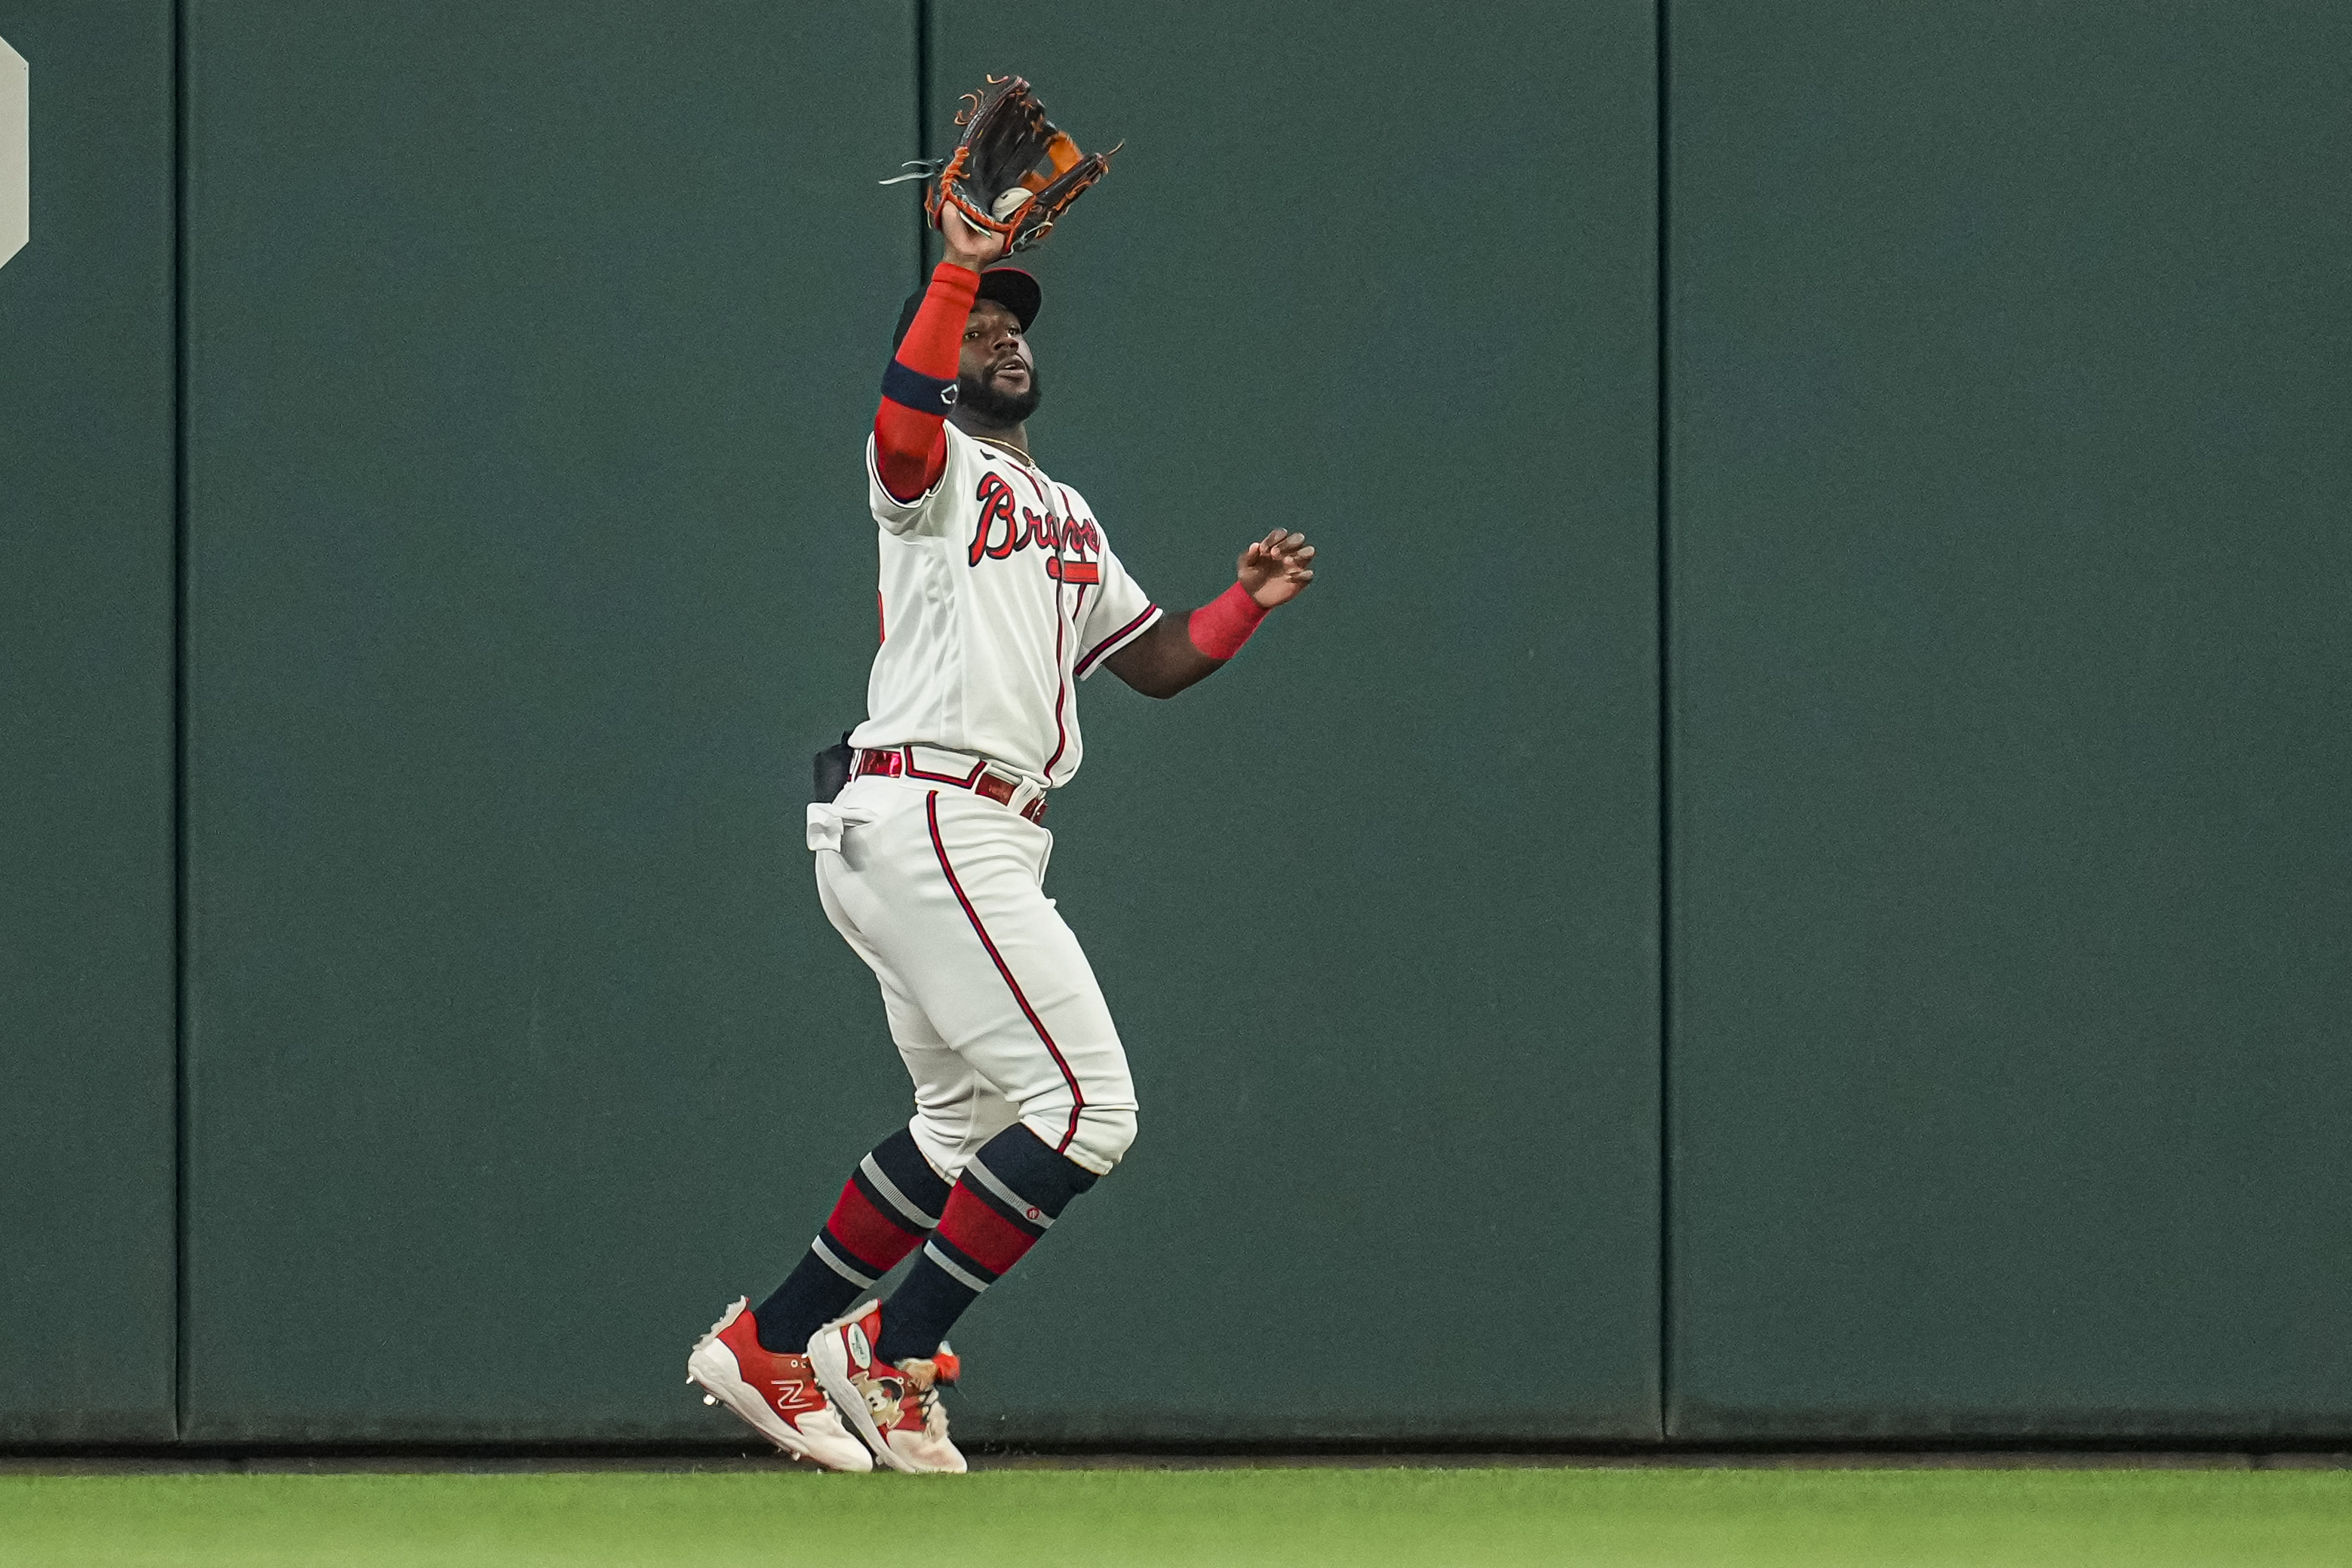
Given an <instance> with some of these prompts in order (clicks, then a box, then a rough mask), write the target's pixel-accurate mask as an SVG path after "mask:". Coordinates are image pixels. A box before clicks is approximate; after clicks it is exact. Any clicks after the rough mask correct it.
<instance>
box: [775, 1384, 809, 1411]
mask: <svg viewBox="0 0 2352 1568" xmlns="http://www.w3.org/2000/svg"><path fill="white" fill-rule="evenodd" d="M804 1386H805V1385H803V1384H802V1383H800V1382H798V1381H797V1380H795V1381H793V1382H791V1383H779V1384H777V1385H776V1408H777V1409H779V1410H783V1411H790V1410H791V1409H792V1407H793V1406H795V1405H798V1404H800V1403H801V1390H802V1388H803V1387H804Z"/></svg>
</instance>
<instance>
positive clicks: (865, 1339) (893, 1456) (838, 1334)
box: [809, 1301, 966, 1475]
mask: <svg viewBox="0 0 2352 1568" xmlns="http://www.w3.org/2000/svg"><path fill="white" fill-rule="evenodd" d="M881 1337H882V1303H881V1302H879V1301H868V1302H867V1303H866V1305H865V1306H863V1307H860V1308H858V1309H857V1310H856V1311H855V1312H851V1313H850V1314H849V1316H847V1317H845V1318H837V1319H835V1321H833V1322H829V1323H827V1324H825V1325H824V1327H823V1328H821V1329H819V1330H817V1331H816V1333H814V1335H812V1336H810V1339H809V1364H811V1365H812V1366H814V1368H815V1369H816V1376H817V1381H818V1382H819V1383H821V1384H823V1385H824V1391H825V1392H826V1393H827V1394H829V1395H831V1396H833V1402H834V1403H835V1405H837V1406H840V1407H841V1411H842V1413H843V1414H844V1415H845V1416H848V1417H849V1419H850V1420H851V1422H852V1423H854V1424H855V1425H856V1427H857V1432H858V1435H859V1436H860V1437H864V1438H865V1439H866V1447H867V1448H872V1449H873V1450H874V1454H875V1457H876V1458H878V1459H880V1460H881V1461H882V1462H883V1463H884V1464H886V1465H888V1466H889V1467H890V1468H891V1469H894V1470H905V1471H907V1472H908V1473H909V1474H911V1475H961V1474H963V1473H964V1469H965V1468H966V1467H965V1465H964V1462H963V1455H962V1454H961V1453H960V1452H958V1451H957V1448H956V1446H955V1444H953V1443H952V1442H950V1441H949V1440H948V1413H947V1411H946V1410H945V1409H943V1408H942V1407H941V1406H940V1388H941V1387H943V1386H945V1385H948V1384H950V1383H953V1382H954V1381H955V1380H956V1379H957V1377H958V1376H959V1375H961V1373H962V1371H963V1367H962V1364H961V1362H960V1361H958V1359H957V1358H956V1354H955V1353H954V1352H953V1351H951V1350H950V1349H948V1347H947V1346H946V1345H944V1344H943V1345H941V1346H940V1354H939V1355H938V1356H937V1357H936V1358H934V1359H932V1360H929V1361H917V1360H915V1359H914V1358H912V1357H909V1358H908V1360H907V1362H906V1364H904V1365H903V1366H893V1365H891V1364H889V1363H888V1362H887V1361H884V1360H882V1359H881V1358H880V1357H879V1356H877V1355H876V1354H874V1345H875V1342H876V1341H877V1340H879V1339H880V1338H881Z"/></svg>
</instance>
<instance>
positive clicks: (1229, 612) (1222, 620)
mask: <svg viewBox="0 0 2352 1568" xmlns="http://www.w3.org/2000/svg"><path fill="white" fill-rule="evenodd" d="M1263 620H1265V605H1263V604H1260V603H1259V602H1258V601H1256V600H1255V599H1252V598H1251V597H1250V596H1249V591H1248V590H1247V589H1245V588H1244V587H1243V586H1242V585H1241V584H1240V583H1238V582H1236V583H1234V585H1233V586H1232V587H1231V588H1228V589H1226V590H1225V591H1223V593H1220V594H1219V595H1217V596H1216V597H1215V598H1214V599H1212V600H1211V601H1209V602H1208V603H1206V604H1203V605H1202V606H1201V608H1199V609H1198V610H1195V611H1194V612H1192V619H1191V620H1190V621H1188V622H1185V623H1184V633H1185V635H1186V636H1188V637H1190V638H1192V646H1194V647H1195V648H1198V649H1200V650H1201V652H1202V653H1206V654H1207V655H1208V656H1209V657H1210V658H1212V659H1216V660H1219V661H1223V660H1226V659H1230V658H1232V657H1233V656H1234V654H1235V653H1240V652H1241V651H1242V644H1243V643H1246V642H1248V641H1249V640H1250V633H1251V632H1255V631H1256V630H1257V623H1258V622H1261V621H1263Z"/></svg>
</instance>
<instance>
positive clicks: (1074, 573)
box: [850, 424, 1160, 787]
mask: <svg viewBox="0 0 2352 1568" xmlns="http://www.w3.org/2000/svg"><path fill="white" fill-rule="evenodd" d="M945 429H946V433H947V443H948V461H947V470H946V472H944V473H943V474H941V475H940V482H939V483H938V484H936V485H934V486H931V488H930V489H929V491H928V492H926V493H925V494H924V495H923V496H921V497H919V498H918V499H915V500H912V501H901V500H898V499H897V498H896V497H893V496H892V495H891V494H890V492H889V491H888V490H887V489H885V488H883V486H882V480H881V476H879V475H878V474H877V473H876V472H875V467H874V443H873V438H872V437H870V436H869V437H867V439H866V486H867V488H868V490H869V491H870V492H871V499H872V505H873V510H874V520H875V521H876V522H877V523H878V524H880V525H881V531H880V537H879V549H880V550H881V555H882V573H881V584H882V648H881V651H880V652H879V653H877V654H876V655H875V656H874V671H873V674H872V675H871V676H869V677H868V678H867V681H866V722H865V723H864V724H861V725H859V726H858V727H857V728H856V730H855V731H854V732H853V733H852V734H851V736H850V744H851V745H853V746H859V747H892V746H905V745H909V744H913V743H922V744H925V745H929V746H937V747H945V748H947V749H949V750H951V751H962V752H969V753H972V754H974V755H977V756H981V757H990V758H995V759H996V760H997V761H999V762H1002V763H1004V764H1006V765H1007V766H1009V767H1012V768H1017V769H1019V770H1020V771H1022V772H1024V773H1026V774H1028V775H1030V776H1031V777H1032V778H1034V779H1038V780H1040V781H1042V782H1044V783H1045V784H1046V785H1048V786H1050V787H1059V786H1061V785H1064V784H1066V783H1068V782H1069V781H1070V779H1072V778H1073V777H1074V776H1075V775H1076V773H1077V770H1078V763H1079V761H1080V760H1081V758H1083V757H1084V756H1085V754H1086V747H1085V743H1084V742H1083V741H1082V740H1081V739H1080V737H1079V733H1078V708H1077V683H1078V682H1080V681H1082V680H1084V679H1085V678H1086V677H1087V676H1088V675H1090V674H1094V672H1095V671H1096V669H1097V668H1098V667H1099V666H1100V665H1101V664H1102V662H1103V661H1104V660H1105V659H1107V658H1108V657H1109V656H1110V655H1111V654H1113V653H1117V652H1118V650H1119V649H1121V648H1123V647H1125V646H1127V644H1128V643H1131V642H1133V641H1134V640H1135V639H1136V638H1138V637H1139V636H1141V635H1142V634H1143V633H1144V632H1147V631H1149V630H1150V627H1151V625H1152V623H1153V622H1156V621H1158V620H1159V619H1160V607H1159V606H1158V605H1156V604H1154V603H1152V602H1151V601H1150V597H1149V596H1148V595H1146V594H1145V593H1144V591H1143V590H1142V589H1141V588H1139V587H1138V586H1137V584H1136V581H1135V580H1134V579H1133V578H1131V577H1129V576H1128V574H1127V569H1126V568H1125V567H1122V566H1121V565H1119V562H1118V557H1117V556H1115V555H1113V554H1112V553H1111V549H1110V541H1109V540H1108V538H1104V537H1103V531H1102V525H1101V524H1100V523H1098V522H1097V521H1096V520H1095V515H1094V509H1093V508H1092V507H1088V506H1087V503H1086V498H1085V497H1082V496H1080V495H1079V494H1078V493H1077V492H1076V490H1073V489H1071V488H1070V487H1069V486H1067V485H1059V484H1055V482H1054V481H1053V480H1052V479H1050V478H1048V477H1047V476H1045V474H1044V473H1043V472H1042V471H1040V470H1038V469H1036V468H1034V467H1032V466H1030V465H1027V464H1025V463H1023V462H1022V461H1021V460H1020V459H1019V458H1017V457H1014V456H1013V455H1011V454H1009V453H1006V452H1003V451H1000V450H999V449H998V448H996V447H994V446H992V445H991V444H988V443H986V442H982V441H977V440H974V439H973V438H972V437H971V436H970V435H967V434H964V433H963V432H962V431H961V430H959V429H957V428H956V427H955V426H954V425H953V424H949V425H947V426H946V427H945Z"/></svg>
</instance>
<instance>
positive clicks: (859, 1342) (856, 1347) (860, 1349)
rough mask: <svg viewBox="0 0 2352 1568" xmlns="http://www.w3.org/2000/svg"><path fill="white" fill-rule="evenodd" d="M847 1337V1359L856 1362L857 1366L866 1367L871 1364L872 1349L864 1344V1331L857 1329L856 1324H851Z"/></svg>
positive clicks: (872, 1357)
mask: <svg viewBox="0 0 2352 1568" xmlns="http://www.w3.org/2000/svg"><path fill="white" fill-rule="evenodd" d="M847 1337H848V1340H849V1359H850V1360H852V1361H854V1362H856V1364H858V1365H859V1366H866V1365H867V1364H870V1363H872V1361H873V1360H874V1347H873V1346H872V1345H870V1344H867V1343H866V1331H865V1330H864V1329H862V1328H860V1327H858V1326H857V1325H856V1323H852V1324H850V1325H849V1333H848V1336H847Z"/></svg>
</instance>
